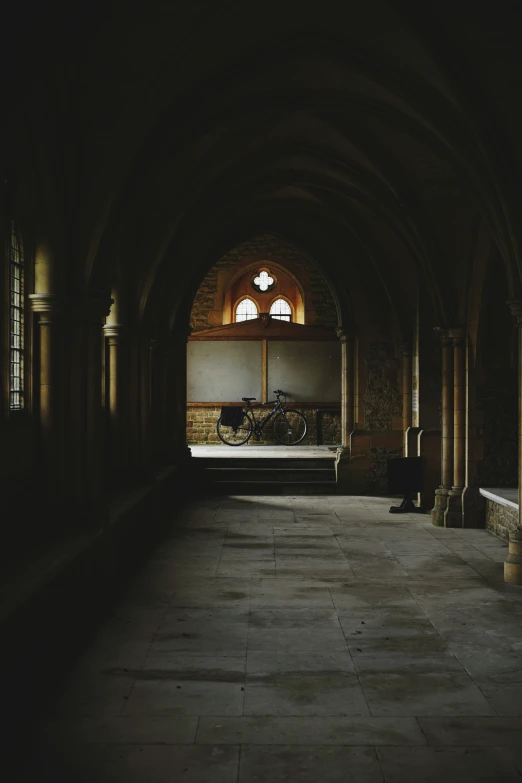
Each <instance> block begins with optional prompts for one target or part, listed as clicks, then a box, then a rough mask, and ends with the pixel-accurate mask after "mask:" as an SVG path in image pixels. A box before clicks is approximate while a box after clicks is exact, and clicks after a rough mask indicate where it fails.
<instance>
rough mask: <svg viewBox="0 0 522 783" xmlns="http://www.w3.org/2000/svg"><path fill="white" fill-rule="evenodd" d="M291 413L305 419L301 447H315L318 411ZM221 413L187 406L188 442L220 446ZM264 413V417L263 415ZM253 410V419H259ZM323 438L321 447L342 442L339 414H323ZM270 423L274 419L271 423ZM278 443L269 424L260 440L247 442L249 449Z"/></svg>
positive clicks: (207, 407)
mask: <svg viewBox="0 0 522 783" xmlns="http://www.w3.org/2000/svg"><path fill="white" fill-rule="evenodd" d="M294 410H299V411H300V412H301V413H303V415H304V416H305V418H306V422H307V425H308V431H307V433H306V437H305V439H304V440H303V441H302V445H306V446H315V445H316V444H317V415H316V414H317V409H316V408H300V407H299V406H297V405H296V406H294ZM220 412H221V406H214V405H209V406H205V407H201V406H197V407H196V406H195V407H191V406H190V405H189V407H188V409H187V443H188V444H189V445H190V444H201V445H203V444H212V443H221V441H220V440H219V438H218V436H217V433H216V423H217V420H218V418H219V414H220ZM266 412H267V411H265V415H266ZM262 415H263V414H262V412H261V411H260V412H259V415H258V413H257V411H256V418H257V419H259V418H261V416H262ZM321 416H322V428H321V429H322V439H321V444H322V445H326V446H337V445H338V444H340V443H341V414H340V412H339V413H326V412H325V413H322V414H321ZM272 421H273V420H272ZM275 444H277V441H276V439H275V438H274V436H273V432H272V423H271V422H269V423H268V425H267V427H266V429H265V430H264V433H263V437H262V438H261V440H259V441H258V440H256V438H255V437H254V436H253V435H252V437H251V438H250V441H249V445H251V446H273V445H275Z"/></svg>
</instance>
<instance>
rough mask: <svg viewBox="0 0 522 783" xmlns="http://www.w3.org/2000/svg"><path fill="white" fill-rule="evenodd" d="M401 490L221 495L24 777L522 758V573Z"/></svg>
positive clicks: (367, 782)
mask: <svg viewBox="0 0 522 783" xmlns="http://www.w3.org/2000/svg"><path fill="white" fill-rule="evenodd" d="M389 505H390V501H389V500H385V499H383V498H366V497H361V498H355V497H317V498H314V497H309V496H303V497H260V498H255V497H225V498H224V497H221V498H216V499H202V500H200V501H199V502H195V503H193V505H191V506H189V507H187V508H185V510H184V511H182V512H178V513H173V514H172V526H171V529H170V535H169V536H168V537H167V539H165V540H164V542H163V544H162V545H161V546H160V547H159V548H158V549H157V551H156V552H155V553H154V554H153V555H152V556H151V557H150V558H149V559H148V561H147V562H146V563H145V564H144V566H143V569H142V571H141V572H140V574H139V575H137V576H136V578H135V579H134V581H133V582H132V583H131V584H130V585H129V587H128V589H127V591H126V593H125V595H124V596H123V597H122V599H121V601H120V603H119V605H118V607H117V609H116V610H115V611H114V613H113V615H112V616H111V617H110V618H109V619H108V621H107V622H106V623H105V625H104V626H103V627H102V628H100V630H99V632H98V633H97V634H96V636H95V638H93V639H92V641H91V644H90V646H89V647H88V649H86V650H85V651H84V654H83V656H82V658H81V660H79V661H77V662H76V664H75V666H74V667H73V669H72V671H71V672H70V673H69V675H68V676H67V677H66V679H65V681H64V682H63V683H62V685H61V688H60V690H59V692H58V693H56V695H55V696H54V697H53V698H52V699H51V700H49V702H48V703H46V704H44V705H42V710H41V715H40V719H39V721H38V724H37V729H36V732H35V736H34V739H33V740H32V742H31V745H30V747H29V748H27V752H26V753H25V754H24V758H23V759H21V760H20V775H21V777H20V779H23V780H24V781H35V782H36V781H43V780H45V781H47V780H58V781H61V780H67V781H71V783H72V782H73V781H74V783H79V782H81V781H88V783H96V782H97V781H102V782H103V783H109V781H125V782H126V783H138V782H139V783H170V782H171V781H172V783H174V782H175V783H178V781H183V782H184V783H237V782H239V783H280V782H281V783H282V781H289V782H290V783H315V782H316V781H317V783H347V782H352V781H353V782H355V783H373V782H374V781H375V782H376V783H377V781H386V783H408V782H409V781H416V782H417V783H418V782H419V781H420V782H421V783H426V782H430V783H431V782H434V781H437V782H438V781H441V782H442V781H443V783H453V781H455V783H456V782H457V781H458V782H459V783H467V782H468V781H470V782H471V781H473V783H477V781H491V782H493V781H494V782H495V783H504V782H506V783H507V782H510V781H519V783H520V779H521V773H522V588H520V589H519V588H516V587H511V586H506V585H504V583H503V581H502V573H503V565H502V564H503V560H504V559H505V556H506V554H507V548H506V543H505V542H504V541H502V540H500V539H497V538H495V537H494V536H492V535H491V534H489V533H488V532H486V531H476V530H446V529H440V528H434V527H433V526H432V525H431V523H430V520H429V517H428V516H424V515H423V516H411V517H410V516H405V515H404V516H392V515H390V514H389V513H388V507H389Z"/></svg>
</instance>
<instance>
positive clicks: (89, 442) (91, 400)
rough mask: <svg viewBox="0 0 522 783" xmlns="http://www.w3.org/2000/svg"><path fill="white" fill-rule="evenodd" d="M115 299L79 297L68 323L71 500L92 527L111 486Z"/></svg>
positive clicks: (97, 524)
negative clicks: (108, 379) (106, 398)
mask: <svg viewBox="0 0 522 783" xmlns="http://www.w3.org/2000/svg"><path fill="white" fill-rule="evenodd" d="M110 303H111V299H110V297H109V296H107V297H103V296H100V297H88V296H86V297H84V298H82V299H80V300H78V298H77V299H76V300H75V301H71V310H70V323H69V324H68V332H69V339H70V342H69V350H70V352H71V361H70V379H69V380H70V398H71V412H70V416H71V418H70V423H69V443H70V449H69V458H70V465H69V474H70V488H71V502H72V503H73V504H74V507H75V512H74V513H75V514H76V515H77V517H78V519H80V518H81V520H82V522H83V524H84V525H86V524H87V525H89V526H93V527H101V526H102V525H103V520H102V518H101V515H100V513H101V507H102V499H103V491H104V487H105V485H106V484H107V477H106V475H105V474H106V470H105V469H106V464H105V460H106V457H105V448H104V446H105V443H104V440H105V438H104V434H105V414H104V409H103V405H102V374H101V373H102V344H103V323H104V320H105V317H106V316H107V314H108V312H109V307H110Z"/></svg>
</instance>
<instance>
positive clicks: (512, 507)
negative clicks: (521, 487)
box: [479, 487, 519, 539]
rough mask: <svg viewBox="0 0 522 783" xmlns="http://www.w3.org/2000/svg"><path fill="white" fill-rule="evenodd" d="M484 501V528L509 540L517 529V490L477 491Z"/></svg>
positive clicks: (493, 489)
mask: <svg viewBox="0 0 522 783" xmlns="http://www.w3.org/2000/svg"><path fill="white" fill-rule="evenodd" d="M479 492H480V494H481V495H482V497H484V498H485V499H486V527H487V529H488V530H490V531H491V532H492V533H495V535H497V536H500V537H501V538H504V539H509V534H510V533H512V532H513V531H514V530H516V529H517V527H518V523H519V517H518V489H514V488H509V487H498V488H497V487H494V488H491V487H490V488H483V489H480V490H479Z"/></svg>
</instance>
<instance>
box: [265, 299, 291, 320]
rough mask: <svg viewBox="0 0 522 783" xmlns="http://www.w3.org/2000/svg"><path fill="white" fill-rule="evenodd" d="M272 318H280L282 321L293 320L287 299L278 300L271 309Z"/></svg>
mask: <svg viewBox="0 0 522 783" xmlns="http://www.w3.org/2000/svg"><path fill="white" fill-rule="evenodd" d="M270 315H271V316H272V318H279V319H280V320H281V321H291V320H292V309H291V307H290V305H289V304H288V302H287V301H286V300H285V299H276V300H275V302H273V304H272V307H271V308H270Z"/></svg>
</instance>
